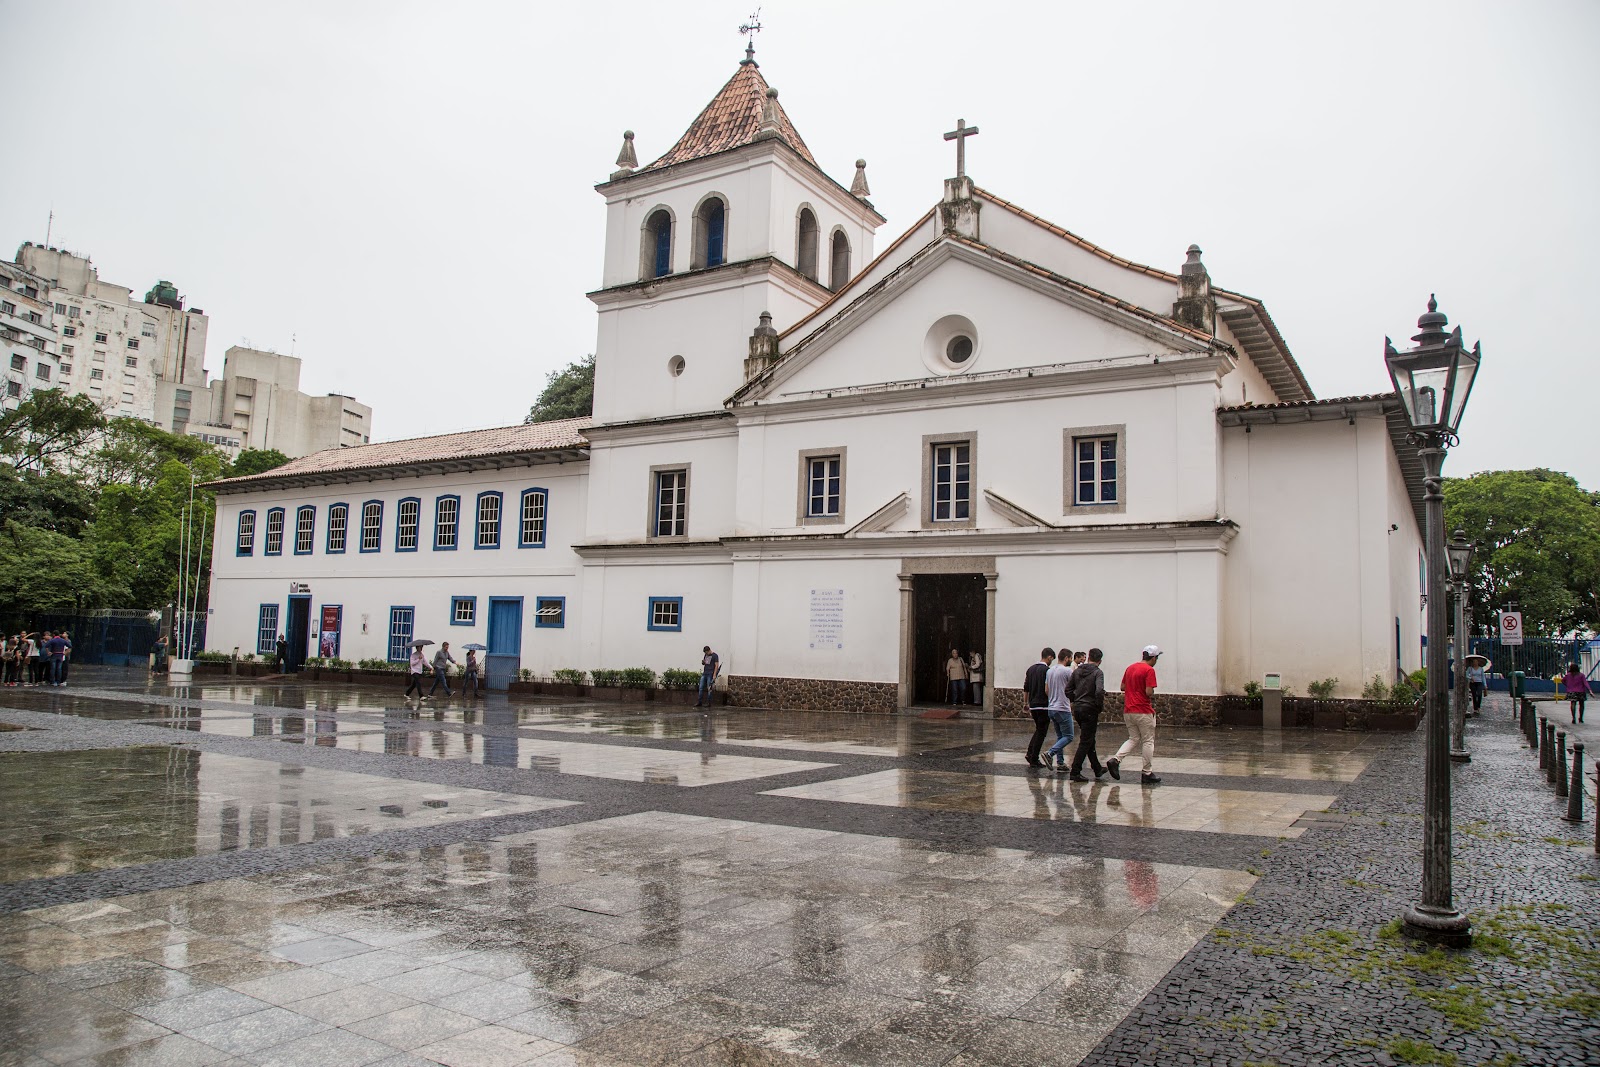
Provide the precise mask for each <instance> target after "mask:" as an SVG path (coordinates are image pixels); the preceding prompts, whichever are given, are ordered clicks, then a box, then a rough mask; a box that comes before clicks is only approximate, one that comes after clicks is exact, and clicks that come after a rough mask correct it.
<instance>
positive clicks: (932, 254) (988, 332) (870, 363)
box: [734, 234, 1213, 404]
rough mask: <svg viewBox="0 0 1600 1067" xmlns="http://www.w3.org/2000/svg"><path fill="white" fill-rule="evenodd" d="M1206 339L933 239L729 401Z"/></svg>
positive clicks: (1040, 273) (1069, 360)
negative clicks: (964, 340)
mask: <svg viewBox="0 0 1600 1067" xmlns="http://www.w3.org/2000/svg"><path fill="white" fill-rule="evenodd" d="M956 334H963V335H968V336H969V337H970V340H971V341H972V349H973V350H972V353H971V355H970V356H969V357H968V359H967V360H965V361H963V362H962V363H960V364H956V363H952V362H951V360H950V359H949V358H948V357H949V354H950V352H949V348H948V345H949V344H950V339H951V338H953V337H954V336H955V335H956ZM1212 344H1213V342H1212V340H1211V338H1209V337H1208V336H1206V335H1204V334H1201V333H1199V332H1198V331H1195V330H1192V329H1190V328H1188V327H1186V326H1183V325H1182V324H1180V323H1177V322H1174V321H1172V320H1170V319H1166V318H1163V317H1161V316H1158V315H1154V314H1152V313H1150V312H1149V311H1147V310H1146V309H1144V308H1140V307H1138V306H1136V305H1133V304H1129V303H1127V302H1126V301H1122V300H1118V299H1116V298H1115V297H1112V296H1110V295H1108V294H1106V293H1102V292H1099V291H1098V290H1095V289H1092V288H1090V287H1088V286H1084V285H1081V284H1079V283H1076V282H1074V281H1072V280H1071V279H1068V278H1063V277H1060V276H1058V275H1054V274H1052V273H1050V272H1049V271H1046V270H1044V269H1042V268H1040V267H1038V266H1036V265H1034V264H1030V263H1027V262H1024V261H1022V260H1019V259H1017V258H1015V257H1012V256H1008V255H1006V254H1005V253H1003V252H1001V251H999V250H997V249H993V248H989V247H987V246H985V245H982V244H979V243H977V242H974V241H968V240H966V239H964V238H960V237H956V236H953V235H949V234H945V235H942V236H940V237H938V238H936V239H935V240H934V241H932V242H930V243H929V244H928V245H926V246H925V247H923V248H922V249H920V250H918V251H916V252H915V253H913V254H912V255H910V256H909V257H908V258H907V259H906V260H905V261H904V262H903V263H902V264H901V265H900V266H898V267H897V268H896V269H895V270H894V271H893V272H892V273H891V274H889V275H888V276H887V277H885V278H884V279H883V280H882V281H880V282H879V283H877V284H875V285H873V286H871V287H870V288H868V289H866V290H864V291H863V292H862V293H861V294H860V295H859V296H858V297H856V299H855V300H853V301H851V302H849V303H848V304H846V305H844V306H843V307H840V308H838V309H836V311H835V312H834V314H833V315H831V316H829V317H828V318H826V319H824V320H822V321H820V322H819V323H817V324H816V326H815V328H814V329H813V330H812V331H811V332H810V333H808V334H806V335H805V336H804V337H800V338H797V339H794V340H793V341H791V342H790V343H789V344H786V345H785V351H784V353H783V354H782V358H781V359H779V361H778V362H777V363H775V364H774V365H773V366H772V367H770V368H769V369H768V370H767V371H766V372H765V373H764V374H763V375H762V376H761V377H759V378H757V379H755V380H753V381H752V382H750V383H749V384H748V385H747V386H746V387H745V388H744V389H742V390H741V391H740V392H739V393H738V394H737V395H736V396H735V398H734V400H735V402H736V403H744V402H749V401H760V402H762V403H765V404H770V403H772V402H774V401H778V402H781V401H782V400H783V399H784V398H785V396H791V397H793V396H799V395H802V394H803V395H807V396H811V395H815V394H817V393H819V392H822V393H826V392H827V391H828V390H832V389H856V388H861V387H868V386H874V385H881V386H885V387H894V386H896V385H902V386H904V385H912V386H914V384H915V383H916V382H918V381H920V380H929V379H943V380H953V379H960V378H962V377H970V378H976V377H982V376H992V375H993V374H996V373H999V374H1005V373H1009V372H1014V371H1022V370H1025V369H1028V368H1043V367H1052V366H1060V365H1068V364H1075V363H1091V362H1097V361H1099V362H1104V361H1115V360H1118V359H1122V358H1125V357H1138V356H1148V355H1157V356H1160V355H1167V354H1177V353H1186V352H1204V351H1207V350H1208V349H1209V348H1211V347H1212ZM956 354H958V355H959V350H957V352H956Z"/></svg>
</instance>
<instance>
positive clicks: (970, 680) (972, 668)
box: [967, 651, 983, 705]
mask: <svg viewBox="0 0 1600 1067" xmlns="http://www.w3.org/2000/svg"><path fill="white" fill-rule="evenodd" d="M967 685H968V687H969V690H968V691H969V692H970V693H971V694H972V703H973V704H974V705H978V704H982V703H983V653H982V652H978V651H974V652H973V653H972V659H971V660H970V661H969V662H968V664H967Z"/></svg>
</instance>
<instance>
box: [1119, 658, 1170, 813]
mask: <svg viewBox="0 0 1600 1067" xmlns="http://www.w3.org/2000/svg"><path fill="white" fill-rule="evenodd" d="M1160 658H1161V649H1160V648H1159V647H1158V646H1156V645H1145V646H1144V649H1143V651H1142V652H1141V653H1140V655H1139V662H1138V663H1130V664H1129V665H1128V669H1127V670H1125V671H1123V672H1122V721H1123V723H1124V724H1125V725H1126V726H1127V727H1128V739H1127V740H1126V741H1124V742H1122V747H1121V748H1119V749H1117V754H1116V755H1115V756H1112V757H1111V758H1110V759H1108V760H1106V770H1108V771H1110V772H1111V777H1113V778H1115V779H1117V780H1118V781H1121V780H1122V770H1121V768H1122V758H1123V757H1124V756H1127V755H1130V754H1132V752H1133V750H1134V749H1135V748H1137V749H1138V750H1139V754H1140V756H1141V757H1142V758H1143V760H1144V773H1143V774H1141V775H1139V783H1140V784H1141V785H1157V784H1159V783H1160V781H1161V779H1160V778H1158V777H1156V773H1155V756H1156V706H1155V704H1154V703H1153V701H1152V698H1153V697H1154V696H1155V694H1156V660H1158V659H1160Z"/></svg>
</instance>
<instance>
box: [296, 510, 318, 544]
mask: <svg viewBox="0 0 1600 1067" xmlns="http://www.w3.org/2000/svg"><path fill="white" fill-rule="evenodd" d="M308 511H309V512H311V547H310V548H308V549H306V550H305V551H304V552H302V551H300V516H301V515H303V514H305V513H306V512H308ZM316 550H317V509H316V506H315V505H313V504H301V505H300V506H299V507H297V508H295V509H294V554H295V555H297V556H309V555H311V554H312V553H313V552H315V551H316Z"/></svg>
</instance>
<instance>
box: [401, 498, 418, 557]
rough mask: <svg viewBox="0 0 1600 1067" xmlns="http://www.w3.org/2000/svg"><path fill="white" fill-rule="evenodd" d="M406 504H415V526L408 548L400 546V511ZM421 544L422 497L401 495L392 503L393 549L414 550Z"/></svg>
mask: <svg viewBox="0 0 1600 1067" xmlns="http://www.w3.org/2000/svg"><path fill="white" fill-rule="evenodd" d="M407 504H415V505H416V506H417V528H416V530H414V531H413V536H412V541H413V543H412V545H411V547H410V548H401V547H400V513H401V512H402V511H403V510H404V509H405V506H406V505H407ZM421 545H422V498H421V497H416V496H403V497H401V498H400V499H399V500H397V501H395V505H394V550H395V551H396V552H415V551H416V550H417V549H418V548H419V547H420V546H421Z"/></svg>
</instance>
